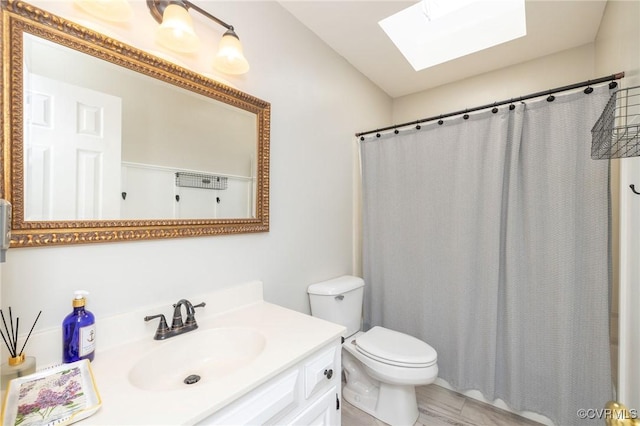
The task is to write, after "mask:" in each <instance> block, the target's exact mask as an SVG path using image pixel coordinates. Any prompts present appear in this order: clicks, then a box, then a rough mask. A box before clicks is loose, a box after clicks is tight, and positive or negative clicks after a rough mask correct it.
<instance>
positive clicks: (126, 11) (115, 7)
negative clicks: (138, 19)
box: [74, 0, 133, 22]
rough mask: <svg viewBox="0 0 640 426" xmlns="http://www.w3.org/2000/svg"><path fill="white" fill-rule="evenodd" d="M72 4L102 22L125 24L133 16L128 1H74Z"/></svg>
mask: <svg viewBox="0 0 640 426" xmlns="http://www.w3.org/2000/svg"><path fill="white" fill-rule="evenodd" d="M74 3H75V4H76V5H77V6H78V7H79V8H80V9H82V10H84V11H85V12H87V13H88V14H90V15H92V16H95V17H96V18H99V19H102V20H104V21H111V22H125V21H128V20H129V19H131V17H132V16H133V11H132V9H131V5H130V4H129V2H128V0H75V1H74Z"/></svg>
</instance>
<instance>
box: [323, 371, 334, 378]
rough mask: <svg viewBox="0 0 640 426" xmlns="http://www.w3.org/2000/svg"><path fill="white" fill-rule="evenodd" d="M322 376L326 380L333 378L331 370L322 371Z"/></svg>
mask: <svg viewBox="0 0 640 426" xmlns="http://www.w3.org/2000/svg"><path fill="white" fill-rule="evenodd" d="M324 375H325V376H327V379H329V380H331V378H332V377H333V369H328V370H324Z"/></svg>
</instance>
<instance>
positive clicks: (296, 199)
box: [1, 0, 391, 351]
mask: <svg viewBox="0 0 640 426" xmlns="http://www.w3.org/2000/svg"><path fill="white" fill-rule="evenodd" d="M33 3H34V4H36V5H39V6H40V7H43V8H46V9H48V10H50V11H53V12H55V13H58V14H62V15H63V16H65V17H67V18H68V19H71V18H72V17H76V18H78V19H79V18H82V17H85V18H86V16H84V15H82V14H81V13H80V12H79V11H77V10H76V9H75V8H73V7H72V6H71V5H70V2H66V3H61V2H53V1H46V0H42V1H39V2H33ZM199 4H200V5H201V6H202V5H204V4H206V5H207V7H208V6H211V10H213V11H216V14H217V15H219V16H220V17H221V18H223V19H224V20H225V21H227V22H230V23H232V24H233V25H234V26H235V28H236V31H237V33H238V35H239V36H240V38H241V40H242V42H243V44H244V48H245V55H246V56H247V58H248V60H249V61H250V64H251V70H250V71H249V73H248V74H247V75H245V76H242V77H237V78H233V79H232V78H230V77H227V80H229V81H230V82H231V83H232V84H233V85H234V86H235V87H237V88H238V89H240V90H243V91H246V92H248V93H250V94H252V95H254V96H257V97H259V98H261V99H264V100H266V101H269V102H270V103H271V107H272V118H271V188H270V189H271V198H270V217H271V222H270V227H271V230H270V232H268V233H260V234H246V235H233V236H216V237H199V238H189V239H169V240H156V241H146V242H126V243H105V244H92V245H76V246H60V247H45V248H20V249H12V250H10V251H9V253H8V254H7V263H6V264H4V265H3V267H2V268H1V278H2V306H3V307H7V306H12V308H13V310H14V312H17V313H19V315H20V316H21V318H24V321H29V318H34V317H35V314H36V313H37V311H38V310H39V309H42V310H43V314H42V317H41V319H40V322H39V325H38V329H40V330H42V329H44V328H47V327H59V324H60V323H61V321H62V319H63V317H64V316H65V315H66V314H67V313H68V312H69V311H70V310H71V305H70V300H71V297H72V292H73V290H75V289H79V288H83V289H86V290H88V291H90V292H91V295H90V298H89V304H88V308H89V309H90V310H91V311H92V312H94V314H96V316H97V317H98V320H97V321H98V324H99V322H100V317H107V316H111V315H115V314H116V313H122V312H128V311H131V310H132V309H133V308H134V307H136V306H139V305H152V304H158V303H163V302H165V301H177V300H178V299H180V298H183V297H186V298H189V297H190V295H194V294H202V293H206V292H210V291H214V290H217V289H220V288H224V287H228V286H231V285H234V284H236V283H242V282H246V281H248V280H253V279H260V280H262V281H263V282H264V292H265V299H266V300H267V301H270V302H274V303H277V304H280V305H283V306H286V307H289V308H293V309H296V310H299V311H302V312H308V311H309V307H308V299H307V294H306V287H307V285H309V284H310V283H313V282H316V281H319V280H324V279H327V278H331V277H334V276H337V275H340V274H345V273H351V272H352V270H353V268H354V265H353V259H352V257H353V256H352V252H353V238H354V233H353V199H354V188H353V170H354V163H355V162H356V158H355V157H354V154H355V152H354V150H353V139H354V138H353V135H354V133H355V132H356V131H358V130H362V129H367V128H371V127H374V126H379V125H380V124H381V123H383V124H384V123H388V122H389V120H390V117H391V101H390V99H389V98H388V97H387V95H385V94H384V93H383V92H382V91H380V90H379V89H378V88H377V87H375V86H374V85H373V84H372V83H371V82H370V81H369V80H368V79H366V78H365V77H363V76H362V75H361V74H360V73H358V72H357V71H355V70H354V69H353V68H352V67H351V66H350V65H349V64H348V63H347V62H346V61H345V60H344V59H343V58H341V57H340V56H338V55H337V54H336V53H334V52H333V51H332V50H330V49H329V48H328V47H327V46H326V45H324V44H323V43H322V42H321V41H320V40H319V39H318V38H317V37H316V36H315V35H313V34H312V33H311V32H310V31H308V30H306V29H305V28H304V27H303V26H302V25H301V24H300V23H299V22H298V21H297V20H295V19H294V18H293V17H292V16H291V15H290V14H289V13H288V12H286V11H285V10H284V9H283V8H282V7H281V6H280V5H279V4H278V3H276V2H272V1H259V2H218V1H215V2H206V1H200V2H199ZM134 6H135V8H136V9H135V11H136V16H135V17H134V20H133V22H132V23H129V24H124V25H119V26H115V27H108V26H107V24H101V25H102V26H104V27H105V28H106V30H105V31H109V32H113V33H115V34H120V35H121V36H123V37H126V40H125V41H127V42H128V43H130V44H133V45H136V46H141V47H142V46H145V45H148V46H149V47H148V49H149V50H151V49H158V47H157V46H153V43H152V41H150V36H148V35H147V34H146V33H141V32H140V31H144V30H145V29H148V28H150V27H153V25H155V24H154V21H152V18H151V17H150V16H149V15H147V14H146V13H145V10H144V9H145V7H146V6H144V2H142V1H136V2H134ZM140 11H142V12H140ZM207 25H209V24H207ZM135 31H138V32H135ZM119 37H120V36H119ZM202 38H203V40H206V37H202ZM211 39H212V40H213V36H212V37H211ZM218 39H219V36H216V37H215V40H218ZM200 59H202V58H198V59H196V60H189V58H181V60H184V61H185V62H187V61H191V62H190V64H191V63H192V64H194V65H193V66H194V68H196V69H204V68H198V67H200V66H201V65H202V64H200V62H202V63H203V64H205V63H207V60H205V59H202V60H200ZM205 66H206V65H205ZM194 302H199V301H195V300H194ZM169 312H170V307H169V306H167V312H166V313H169ZM140 321H142V318H140ZM52 350H53V351H60V348H52Z"/></svg>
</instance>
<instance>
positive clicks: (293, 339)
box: [78, 301, 344, 425]
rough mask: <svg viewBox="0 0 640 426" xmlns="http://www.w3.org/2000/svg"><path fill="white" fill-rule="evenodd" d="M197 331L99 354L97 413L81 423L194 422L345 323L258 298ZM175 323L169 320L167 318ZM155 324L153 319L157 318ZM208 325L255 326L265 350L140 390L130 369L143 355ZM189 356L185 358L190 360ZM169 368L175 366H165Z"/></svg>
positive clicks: (204, 324)
mask: <svg viewBox="0 0 640 426" xmlns="http://www.w3.org/2000/svg"><path fill="white" fill-rule="evenodd" d="M196 318H197V319H198V324H199V328H198V329H197V330H195V331H191V332H188V333H185V334H184V335H180V336H175V337H172V338H170V339H167V340H165V341H156V340H153V335H149V336H148V337H147V338H145V339H142V340H138V341H134V342H131V343H127V344H124V345H122V346H120V347H115V348H112V349H108V350H106V351H104V352H99V353H96V356H95V360H94V361H93V362H92V363H91V368H92V370H93V374H94V377H95V382H96V386H97V388H98V392H99V393H100V397H101V399H102V407H101V408H100V409H99V410H98V411H97V412H96V414H94V415H92V416H91V417H88V418H87V419H85V420H83V421H81V422H80V423H78V424H86V425H94V424H95V425H119V424H127V425H133V424H148V425H178V424H193V423H197V422H198V421H200V420H202V419H204V418H205V417H207V416H209V415H211V414H212V413H214V412H215V411H217V410H219V409H220V408H222V407H224V406H225V405H227V404H229V403H230V402H232V401H234V400H235V399H237V398H239V397H240V396H242V395H244V394H245V393H247V392H249V391H250V390H252V389H254V388H256V387H257V386H259V385H261V384H262V383H264V382H266V381H267V380H269V379H271V378H273V377H274V376H276V375H277V374H278V373H280V372H282V371H284V370H286V369H287V368H289V367H291V366H293V365H295V364H296V363H297V362H299V361H301V360H302V359H304V358H305V357H307V356H308V355H310V354H312V353H313V352H314V351H316V350H318V349H320V348H321V347H322V346H324V345H326V344H328V343H330V342H332V341H335V340H336V339H339V338H340V336H341V334H342V331H343V330H344V328H343V327H342V326H340V325H336V324H333V323H330V322H327V321H323V320H320V319H318V318H314V317H311V316H309V315H305V314H302V313H299V312H296V311H292V310H290V309H286V308H283V307H280V306H277V305H273V304H270V303H267V302H264V301H258V302H254V303H251V304H249V305H246V306H243V307H240V308H237V309H234V310H232V311H228V312H223V313H220V314H216V315H213V316H209V317H207V318H203V319H202V320H201V319H200V318H198V316H197V315H196ZM168 321H169V322H171V320H170V319H169V320H168ZM154 323H155V321H154ZM209 328H251V329H254V330H257V331H259V332H260V333H262V334H263V335H264V337H265V338H266V345H265V347H264V350H263V351H262V353H261V354H260V355H259V356H258V357H257V358H256V359H254V360H253V361H252V362H251V363H250V364H248V365H247V366H246V367H243V368H241V369H239V370H237V371H235V372H232V373H230V374H227V375H225V376H223V377H220V378H218V379H216V380H207V378H205V377H203V378H202V380H201V381H200V382H198V383H195V384H192V385H185V387H184V388H181V389H179V390H165V391H152V390H142V389H140V388H138V387H136V386H134V385H132V384H131V383H130V382H129V379H128V374H129V370H130V369H131V368H132V367H133V366H134V365H135V363H136V362H137V361H138V360H139V359H140V358H141V357H143V356H144V354H146V353H148V352H149V351H152V350H154V349H157V348H159V347H161V346H162V345H163V344H166V343H173V342H176V341H179V340H180V339H181V338H183V337H185V336H191V335H195V334H196V333H202V332H203V331H204V330H206V329H209ZM188 362H189V359H185V360H184V363H188ZM166 368H167V369H170V368H171V365H167V366H166Z"/></svg>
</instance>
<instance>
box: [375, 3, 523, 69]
mask: <svg viewBox="0 0 640 426" xmlns="http://www.w3.org/2000/svg"><path fill="white" fill-rule="evenodd" d="M378 24H379V25H380V26H381V27H382V29H383V30H384V32H385V33H387V36H389V38H390V39H391V41H393V43H394V44H395V45H396V47H397V48H398V49H399V50H400V52H402V54H403V55H404V57H405V58H406V59H407V61H409V63H410V64H411V66H412V67H413V68H414V69H415V70H416V71H420V70H423V69H425V68H429V67H432V66H434V65H437V64H441V63H443V62H447V61H450V60H452V59H456V58H460V57H462V56H465V55H468V54H470V53H474V52H478V51H480V50H483V49H487V48H489V47H492V46H496V45H498V44H502V43H505V42H507V41H510V40H514V39H516V38H519V37H522V36H524V35H526V34H527V23H526V19H525V6H524V0H422V1H420V2H419V3H417V4H415V5H413V6H411V7H409V8H407V9H404V10H402V11H400V12H398V13H396V14H395V15H392V16H390V17H388V18H385V19H383V20H382V21H380V22H378Z"/></svg>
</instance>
